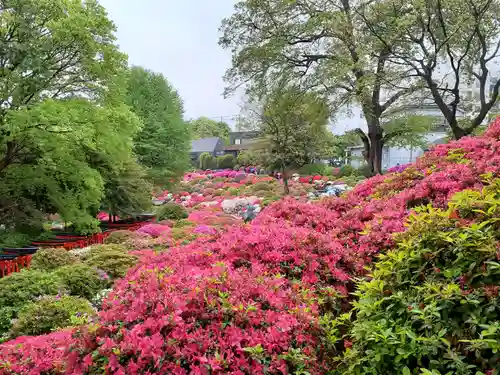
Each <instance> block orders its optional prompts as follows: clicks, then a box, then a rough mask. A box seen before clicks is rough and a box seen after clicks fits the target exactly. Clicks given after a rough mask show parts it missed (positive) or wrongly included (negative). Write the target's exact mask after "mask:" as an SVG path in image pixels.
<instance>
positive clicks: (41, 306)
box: [10, 296, 95, 337]
mask: <svg viewBox="0 0 500 375" xmlns="http://www.w3.org/2000/svg"><path fill="white" fill-rule="evenodd" d="M83 315H86V316H93V315H95V311H94V309H93V307H92V305H91V304H90V302H89V301H87V300H86V299H83V298H78V297H72V296H62V297H60V296H51V297H44V298H42V299H40V300H38V301H36V302H34V303H31V304H28V305H26V307H25V308H24V309H23V310H22V311H21V312H20V313H19V317H18V319H17V320H16V321H15V323H14V325H13V326H12V329H11V331H10V336H11V337H17V336H28V335H42V334H45V333H50V332H51V331H53V330H55V329H57V328H64V327H69V326H72V325H73V322H72V317H79V316H83ZM75 321H78V320H75Z"/></svg>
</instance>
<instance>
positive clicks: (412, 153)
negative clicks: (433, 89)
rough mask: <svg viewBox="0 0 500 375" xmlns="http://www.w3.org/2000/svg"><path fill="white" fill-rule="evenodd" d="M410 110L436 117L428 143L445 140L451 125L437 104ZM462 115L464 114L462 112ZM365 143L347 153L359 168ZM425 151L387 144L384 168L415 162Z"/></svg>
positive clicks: (353, 164)
mask: <svg viewBox="0 0 500 375" xmlns="http://www.w3.org/2000/svg"><path fill="white" fill-rule="evenodd" d="M407 110H408V112H411V113H412V114H413V115H420V116H431V117H435V118H436V123H435V125H433V127H432V129H431V131H430V132H429V133H427V135H426V136H425V140H426V143H427V144H428V145H429V146H430V145H432V144H438V143H443V142H445V139H446V137H447V135H448V131H449V127H448V124H447V123H446V120H445V119H444V116H443V114H442V113H441V111H440V110H439V108H437V106H436V105H421V106H420V105H419V106H417V107H415V108H408V107H407ZM460 116H462V114H460ZM363 150H364V147H363V145H359V146H354V147H350V148H349V149H348V155H346V157H347V159H348V160H349V162H350V164H351V165H352V166H353V167H355V168H359V167H360V166H361V165H363V164H364V163H365V160H364V158H363ZM424 152H425V150H424V149H421V148H398V147H388V146H385V147H384V148H383V150H382V168H383V169H388V168H392V167H395V166H396V165H398V164H399V165H403V164H407V163H411V162H414V161H415V160H416V159H417V158H418V157H419V156H421V155H422V154H423V153H424Z"/></svg>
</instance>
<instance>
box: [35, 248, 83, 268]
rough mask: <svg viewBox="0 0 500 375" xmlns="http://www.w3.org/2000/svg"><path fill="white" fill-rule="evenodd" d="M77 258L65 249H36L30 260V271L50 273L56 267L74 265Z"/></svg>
mask: <svg viewBox="0 0 500 375" xmlns="http://www.w3.org/2000/svg"><path fill="white" fill-rule="evenodd" d="M76 262H78V258H77V257H76V256H74V255H73V254H72V253H70V252H68V251H67V250H66V249H62V248H56V249H38V251H37V252H36V253H35V254H34V255H33V258H32V260H31V269H33V270H38V271H52V270H55V269H56V268H58V267H62V266H66V265H69V264H74V263H76Z"/></svg>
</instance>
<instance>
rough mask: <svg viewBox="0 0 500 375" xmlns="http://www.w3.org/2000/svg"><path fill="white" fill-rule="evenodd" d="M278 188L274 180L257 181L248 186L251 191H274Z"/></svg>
mask: <svg viewBox="0 0 500 375" xmlns="http://www.w3.org/2000/svg"><path fill="white" fill-rule="evenodd" d="M275 188H276V183H273V182H257V183H256V184H253V185H250V186H249V187H248V190H249V191H252V192H255V191H272V190H274V189H275Z"/></svg>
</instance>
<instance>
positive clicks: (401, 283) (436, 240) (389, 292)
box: [344, 180, 500, 375]
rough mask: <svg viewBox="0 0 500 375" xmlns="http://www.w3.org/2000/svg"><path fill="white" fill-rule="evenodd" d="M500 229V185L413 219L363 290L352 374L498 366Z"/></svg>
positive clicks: (350, 355)
mask: <svg viewBox="0 0 500 375" xmlns="http://www.w3.org/2000/svg"><path fill="white" fill-rule="evenodd" d="M499 228H500V180H496V181H494V182H493V184H492V185H490V186H487V187H486V188H484V190H483V191H482V192H481V191H479V192H478V191H463V192H461V193H458V194H456V195H455V196H454V197H453V199H452V201H451V202H450V204H449V209H447V210H441V209H433V208H432V207H431V206H428V207H422V208H420V209H418V213H417V214H416V215H412V216H410V218H409V229H408V231H406V232H404V233H402V234H399V235H398V237H397V238H396V240H397V242H398V246H397V249H396V250H394V251H391V252H389V253H387V254H385V255H381V257H380V260H379V262H378V263H377V265H376V268H375V271H374V273H373V278H372V279H371V280H370V281H363V282H361V283H360V284H359V288H358V291H357V292H356V295H357V297H358V298H359V302H357V303H355V310H354V312H355V316H356V319H355V320H354V321H353V323H352V327H351V328H350V331H349V334H348V336H347V338H348V339H349V340H351V341H352V342H353V346H352V349H348V350H347V351H346V352H345V358H344V361H345V364H346V365H347V367H346V369H345V374H374V373H381V374H382V373H383V374H385V373H402V374H415V375H416V374H420V373H421V372H420V371H422V373H431V372H432V373H441V374H451V373H453V374H478V373H487V372H488V370H491V369H495V368H498V367H497V366H498V361H499V360H500V354H499V353H500V351H499V349H500V327H499V323H498V316H499V314H500V294H499V291H500V287H499V285H500V263H499V253H498V248H499V245H500V242H499V239H500V235H499V233H500V232H499ZM437 371H438V372H437Z"/></svg>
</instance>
